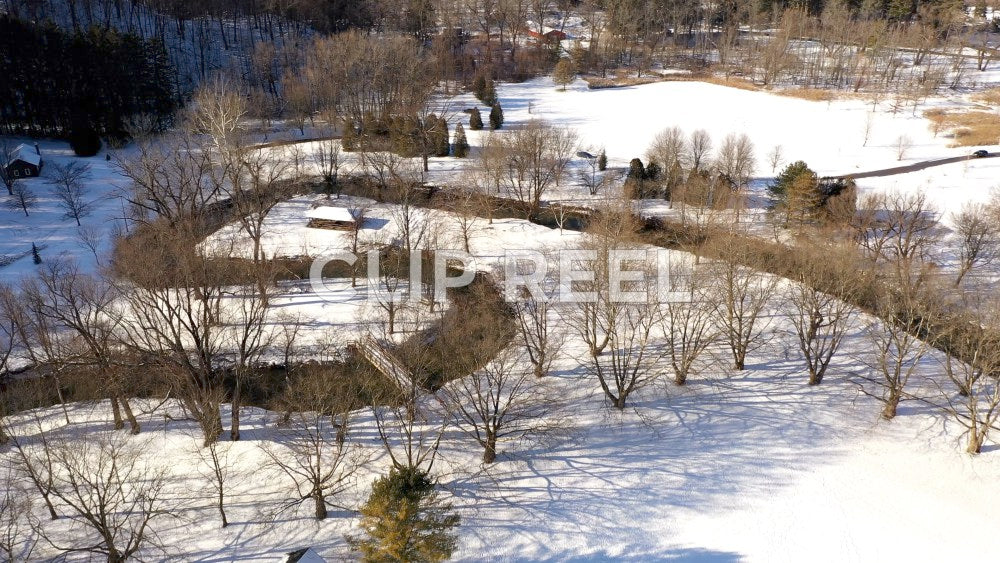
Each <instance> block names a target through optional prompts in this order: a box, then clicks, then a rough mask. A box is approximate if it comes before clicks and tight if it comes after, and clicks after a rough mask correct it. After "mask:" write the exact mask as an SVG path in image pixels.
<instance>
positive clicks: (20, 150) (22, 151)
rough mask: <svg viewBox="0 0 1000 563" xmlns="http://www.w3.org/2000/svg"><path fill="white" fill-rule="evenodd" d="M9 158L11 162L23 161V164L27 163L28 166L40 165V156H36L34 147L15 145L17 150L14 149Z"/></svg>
mask: <svg viewBox="0 0 1000 563" xmlns="http://www.w3.org/2000/svg"><path fill="white" fill-rule="evenodd" d="M11 157H12V158H11V160H12V161H13V160H23V161H24V162H27V163H28V164H33V165H35V166H38V165H39V164H41V163H42V155H40V154H38V151H36V150H35V147H32V146H29V145H26V144H24V143H21V144H20V145H17V148H15V149H14V152H13V154H11Z"/></svg>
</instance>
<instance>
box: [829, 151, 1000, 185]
mask: <svg viewBox="0 0 1000 563" xmlns="http://www.w3.org/2000/svg"><path fill="white" fill-rule="evenodd" d="M998 156H1000V153H990V154H988V155H986V156H981V157H974V156H971V155H965V156H953V157H950V158H940V159H937V160H924V161H922V162H915V163H913V164H907V165H906V166H896V167H893V168H883V169H882V170H869V171H868V172H855V173H853V174H837V175H834V176H827V178H830V179H834V178H853V179H855V180H859V179H861V178H881V177H883V176H894V175H896V174H906V173H907V172H916V171H918V170H923V169H925V168H930V167H932V166H941V165H942V164H953V163H955V162H962V161H964V160H974V159H975V160H978V159H979V158H995V157H998Z"/></svg>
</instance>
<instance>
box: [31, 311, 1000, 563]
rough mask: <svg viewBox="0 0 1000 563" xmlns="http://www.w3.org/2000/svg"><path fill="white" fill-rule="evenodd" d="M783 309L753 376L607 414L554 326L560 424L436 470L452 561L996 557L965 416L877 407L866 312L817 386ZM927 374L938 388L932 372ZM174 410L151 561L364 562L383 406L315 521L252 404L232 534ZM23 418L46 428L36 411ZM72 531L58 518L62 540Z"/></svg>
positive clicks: (442, 458)
mask: <svg viewBox="0 0 1000 563" xmlns="http://www.w3.org/2000/svg"><path fill="white" fill-rule="evenodd" d="M777 302H779V303H780V300H777ZM780 312H781V309H780V305H778V308H777V309H776V310H775V311H774V313H775V316H774V318H773V319H772V328H773V329H774V330H775V331H776V334H777V335H778V336H777V337H776V338H775V339H773V340H772V341H771V342H770V343H769V345H768V347H767V349H764V350H760V351H759V352H758V353H756V354H754V355H753V356H752V358H751V361H750V364H749V365H748V370H747V371H746V372H743V373H739V374H734V373H732V372H730V371H728V370H727V369H725V368H724V367H723V365H724V362H723V360H724V357H723V355H722V351H721V350H718V351H717V352H718V354H719V355H720V356H719V360H720V361H719V362H718V363H713V364H712V365H711V366H708V367H707V368H706V369H705V370H704V372H703V373H702V374H701V375H699V376H698V377H695V378H694V379H693V380H691V381H690V382H689V384H688V385H687V386H685V387H682V388H678V387H674V386H672V385H671V384H668V383H666V382H665V381H658V382H656V383H655V384H653V385H651V386H650V387H648V388H646V389H645V390H644V391H643V392H642V393H640V394H639V396H638V398H637V399H636V401H635V402H634V403H633V404H632V406H631V407H630V408H628V409H626V410H625V411H624V412H622V413H617V412H612V411H611V410H609V409H608V407H607V405H606V404H605V402H604V401H603V400H602V394H601V392H600V389H599V387H598V386H597V383H596V381H595V380H594V378H593V376H591V375H588V374H587V372H586V370H585V369H584V368H583V366H582V364H581V363H580V361H581V360H580V358H583V357H584V355H585V351H584V348H583V346H584V345H583V343H582V342H580V341H579V340H578V338H577V337H575V335H574V334H572V333H570V332H569V330H568V329H567V327H566V325H565V324H563V323H560V324H559V326H560V329H559V330H560V331H561V332H566V333H567V336H568V338H569V341H568V342H567V346H566V348H565V349H564V352H563V353H562V354H561V355H560V358H559V360H558V362H557V364H556V366H555V367H554V370H553V374H552V375H551V376H549V377H547V378H544V379H542V380H539V381H537V382H536V383H535V384H536V385H538V386H539V387H540V389H541V390H544V391H545V392H547V393H549V394H550V396H552V397H559V400H558V402H557V403H555V404H556V405H557V408H556V410H554V411H553V412H551V413H550V414H549V415H548V422H550V423H552V424H553V425H554V426H555V429H554V430H551V431H549V432H547V433H545V434H543V435H538V436H535V437H533V438H531V439H527V440H523V441H520V442H518V443H508V444H504V445H503V447H502V449H503V452H502V453H501V456H500V459H499V460H498V462H497V463H496V464H494V465H492V466H489V467H485V468H484V467H482V466H481V465H480V464H479V458H480V455H481V451H480V450H479V449H478V447H476V445H475V444H474V443H473V442H471V441H470V440H469V439H468V438H466V437H464V436H463V435H461V434H460V433H459V432H458V431H457V430H455V429H453V430H450V431H448V433H447V435H446V436H447V437H446V439H445V440H444V442H443V443H442V445H441V450H440V452H439V459H438V461H437V462H436V464H435V474H436V475H437V476H438V478H439V479H440V483H441V486H442V488H443V490H444V491H445V492H446V497H447V499H448V500H449V501H450V502H451V503H452V504H453V507H454V509H455V510H456V511H457V512H458V513H459V514H461V516H462V524H461V527H460V528H459V538H460V542H459V550H458V552H457V553H456V559H458V560H462V561H482V560H574V561H576V560H587V561H590V560H593V561H599V560H608V559H631V560H683V561H803V560H808V561H873V560H887V561H941V560H956V559H958V560H961V559H969V560H983V556H984V554H988V553H994V552H996V550H998V549H1000V538H998V537H997V536H996V535H995V534H993V533H992V531H993V528H994V527H995V526H994V523H995V521H996V519H997V518H1000V507H998V506H997V503H996V499H997V498H1000V481H998V479H997V476H998V472H1000V465H998V464H1000V461H998V458H997V457H996V455H995V452H996V447H995V446H992V445H991V446H990V448H989V450H990V451H989V452H988V453H985V454H984V455H982V456H979V457H976V458H970V457H968V456H966V455H964V454H961V453H960V451H961V447H960V445H959V443H958V433H959V430H958V428H957V427H956V425H953V424H952V423H951V422H950V421H949V420H948V419H946V418H944V417H943V416H942V414H941V413H940V412H939V411H938V410H936V409H934V408H932V407H931V406H929V405H927V404H923V403H917V402H913V403H904V406H903V407H902V409H901V411H900V415H899V416H898V417H897V418H896V419H895V420H893V421H892V422H889V423H886V422H882V421H879V419H878V411H879V405H878V403H877V402H876V401H874V400H873V399H871V398H868V397H866V396H865V395H863V394H861V393H859V392H858V389H857V385H856V378H855V374H857V373H859V372H862V371H864V370H866V369H868V368H867V367H866V366H865V363H864V362H865V360H866V359H867V358H866V355H865V354H866V352H865V349H866V346H867V341H866V339H865V337H864V336H863V333H862V328H863V325H864V323H865V322H867V321H861V320H859V322H858V324H857V326H856V328H855V330H853V331H851V333H850V335H849V337H848V338H847V340H846V342H845V349H844V352H843V353H842V354H840V355H839V356H838V359H837V360H836V361H835V365H834V366H833V367H832V368H831V373H830V375H829V376H828V378H827V379H826V380H825V381H824V383H823V384H822V385H820V386H818V387H810V386H808V385H806V384H805V380H806V376H805V375H804V374H803V370H802V367H801V361H800V360H799V358H798V354H797V351H796V349H795V344H794V342H793V340H794V336H791V335H790V334H789V331H790V330H791V329H790V325H789V324H788V321H787V320H786V319H784V318H783V317H782V316H781V314H780ZM936 362H937V359H936V358H929V359H927V360H925V365H924V373H926V374H929V375H931V376H933V375H934V374H936V373H939V372H940V370H939V369H937V363H936ZM918 385H920V386H922V387H924V388H932V387H933V385H930V384H929V382H928V381H926V380H924V379H923V378H922V377H921V378H920V380H919V381H918ZM151 407H152V405H151V404H146V408H147V409H148V408H151ZM108 411H109V409H108V407H107V405H74V406H73V407H72V409H71V418H72V420H73V421H74V425H73V426H71V427H69V429H68V430H65V431H66V432H69V433H70V434H72V433H74V432H79V431H80V429H86V431H87V432H93V433H99V432H103V431H104V429H106V428H107V427H108V426H109V424H110V421H109V420H108V417H109V412H108ZM166 412H170V413H172V414H173V415H174V416H175V417H179V416H180V415H181V413H180V412H179V411H178V410H177V407H176V406H174V405H173V404H172V403H168V404H167V405H165V406H163V407H161V409H160V410H158V411H156V412H146V413H145V414H143V415H142V419H143V420H142V422H143V423H144V427H145V431H144V432H143V434H141V435H140V436H138V437H134V438H129V440H133V441H135V443H137V444H141V447H142V448H143V449H144V451H146V452H147V455H148V456H149V458H148V459H150V460H152V461H153V462H154V463H157V464H162V465H164V466H166V469H167V471H168V474H169V475H170V477H169V479H168V487H167V499H168V503H169V504H170V505H172V506H176V507H179V508H178V509H177V512H176V515H175V517H174V518H171V519H165V520H163V521H161V523H160V524H161V525H160V526H159V527H158V528H157V529H158V532H159V535H160V539H161V541H162V542H163V543H164V544H165V545H166V546H167V551H166V552H165V553H150V554H149V556H148V557H149V558H150V559H156V560H173V561H235V560H240V561H278V560H280V559H279V558H280V556H281V554H283V553H285V552H288V551H291V550H292V549H296V548H300V547H305V546H313V547H314V548H316V549H317V551H318V552H319V553H320V554H321V555H323V556H325V557H327V558H328V559H329V560H341V559H344V558H350V557H351V554H350V552H349V547H348V545H347V544H346V542H345V540H344V534H352V533H357V530H356V529H355V527H354V526H355V522H356V520H355V517H356V513H355V510H356V509H357V508H358V506H359V503H360V502H361V501H362V499H363V498H364V496H365V495H366V493H367V488H368V487H369V485H370V483H371V481H372V480H373V479H374V478H375V477H376V476H377V475H379V474H380V473H382V472H384V471H385V470H386V468H387V464H388V460H387V459H385V456H384V454H383V453H382V451H381V446H380V444H379V442H378V439H377V436H376V433H375V429H374V426H373V422H372V420H371V417H370V414H368V413H366V412H360V413H359V414H358V417H357V419H356V422H355V424H354V426H352V430H351V433H350V435H349V440H350V443H351V444H352V445H354V446H355V447H357V448H358V449H359V450H360V451H361V452H365V454H366V457H370V459H369V460H368V462H367V463H365V464H364V465H363V466H362V469H361V470H360V471H359V472H358V473H357V474H356V475H355V477H354V478H353V479H352V480H351V482H350V486H349V487H348V489H347V490H346V491H345V492H344V493H342V494H340V495H338V496H336V497H335V498H334V499H333V502H334V503H335V504H337V505H342V506H343V507H344V508H343V509H338V510H333V511H331V516H330V518H329V519H328V520H326V521H323V522H316V521H314V520H312V519H311V508H310V506H308V505H301V506H300V507H299V508H298V509H296V510H292V511H288V512H283V513H281V514H278V515H275V514H274V512H275V511H276V509H277V508H278V507H279V506H280V504H281V502H282V501H284V500H287V499H288V498H289V497H290V496H291V495H293V494H294V492H293V489H292V488H291V483H290V482H288V481H287V480H286V479H285V478H284V477H282V476H281V475H280V474H278V473H277V472H276V470H275V469H274V468H271V467H269V466H267V464H266V463H265V459H266V458H265V455H264V453H263V450H262V449H261V446H263V445H264V444H266V443H267V442H269V441H271V440H274V439H278V440H279V441H280V438H281V432H282V431H281V429H280V427H279V426H278V424H277V420H278V415H277V414H276V413H268V412H265V411H260V410H255V409H248V412H246V413H245V414H244V416H243V420H244V423H245V424H246V427H247V429H246V430H245V431H244V433H243V436H244V439H243V440H242V441H240V442H237V443H233V444H232V445H231V446H230V445H228V444H227V445H226V447H227V448H231V449H230V450H229V454H228V459H229V460H230V462H231V464H232V469H231V475H232V477H231V480H230V483H231V487H232V488H231V490H230V491H229V493H228V494H229V499H230V500H229V503H228V513H229V521H230V526H229V527H228V528H226V529H220V528H219V525H218V517H217V513H216V512H215V508H214V505H213V499H212V497H211V494H210V491H211V482H210V481H209V480H208V479H207V478H206V477H205V476H203V474H202V473H201V472H207V471H208V468H207V467H206V466H204V465H203V463H204V461H203V460H202V459H201V458H200V457H199V455H198V454H197V451H198V446H199V443H200V442H199V431H198V429H197V427H196V425H195V424H194V423H193V422H188V421H184V420H176V419H175V420H169V421H168V420H167V419H166V418H165V417H164V414H165V413H166ZM41 416H42V417H43V418H44V419H45V421H46V422H45V424H46V426H50V427H60V426H63V424H64V423H63V422H62V416H63V415H62V413H61V411H60V410H59V409H51V410H49V411H46V412H43V413H41ZM21 419H22V420H25V421H26V422H25V426H24V428H25V430H26V433H27V434H28V435H31V434H33V433H34V432H35V430H33V428H34V423H33V422H30V420H29V417H27V416H22V417H21ZM56 433H58V431H57V432H56ZM50 437H51V436H50ZM36 510H38V511H39V512H38V515H39V516H40V517H42V516H43V514H44V512H43V509H42V508H41V507H36ZM61 526H66V522H65V521H63V522H56V523H55V525H54V527H53V528H52V529H53V530H57V537H58V536H59V534H60V532H58V530H60V529H62V528H60V527H61ZM63 533H65V532H63ZM968 538H975V541H967V540H968ZM39 549H40V551H39V553H38V554H37V555H39V556H43V557H44V556H50V555H54V552H53V551H51V550H50V549H47V548H45V547H44V546H41V547H40V548H39Z"/></svg>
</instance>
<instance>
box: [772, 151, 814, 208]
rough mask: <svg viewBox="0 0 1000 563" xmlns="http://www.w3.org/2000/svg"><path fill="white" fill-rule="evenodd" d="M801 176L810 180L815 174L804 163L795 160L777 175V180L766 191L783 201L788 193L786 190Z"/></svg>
mask: <svg viewBox="0 0 1000 563" xmlns="http://www.w3.org/2000/svg"><path fill="white" fill-rule="evenodd" d="M803 175H808V176H810V177H812V178H815V177H816V173H815V172H813V171H812V170H811V169H810V168H809V166H808V165H807V164H806V163H805V162H803V161H801V160H797V161H795V162H793V163H791V164H789V165H788V166H786V167H785V169H784V170H782V171H781V173H780V174H778V176H777V178H775V179H774V183H773V184H771V185H770V186H768V189H769V190H770V192H771V193H772V194H773V195H774V196H775V197H777V198H779V199H781V200H784V199H785V198H786V195H787V193H788V188H789V187H790V186H791V185H792V184H793V183H794V182H795V180H796V179H797V178H798V177H799V176H803Z"/></svg>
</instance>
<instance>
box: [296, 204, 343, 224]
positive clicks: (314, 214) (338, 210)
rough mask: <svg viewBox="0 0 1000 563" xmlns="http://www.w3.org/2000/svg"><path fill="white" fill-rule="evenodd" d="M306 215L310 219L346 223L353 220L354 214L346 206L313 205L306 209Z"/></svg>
mask: <svg viewBox="0 0 1000 563" xmlns="http://www.w3.org/2000/svg"><path fill="white" fill-rule="evenodd" d="M306 217H309V218H310V219H323V220H326V221H343V222H347V223H353V222H354V221H355V218H354V214H353V213H351V210H350V209H347V208H346V207H329V206H321V207H314V208H312V209H310V210H309V211H306Z"/></svg>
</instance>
